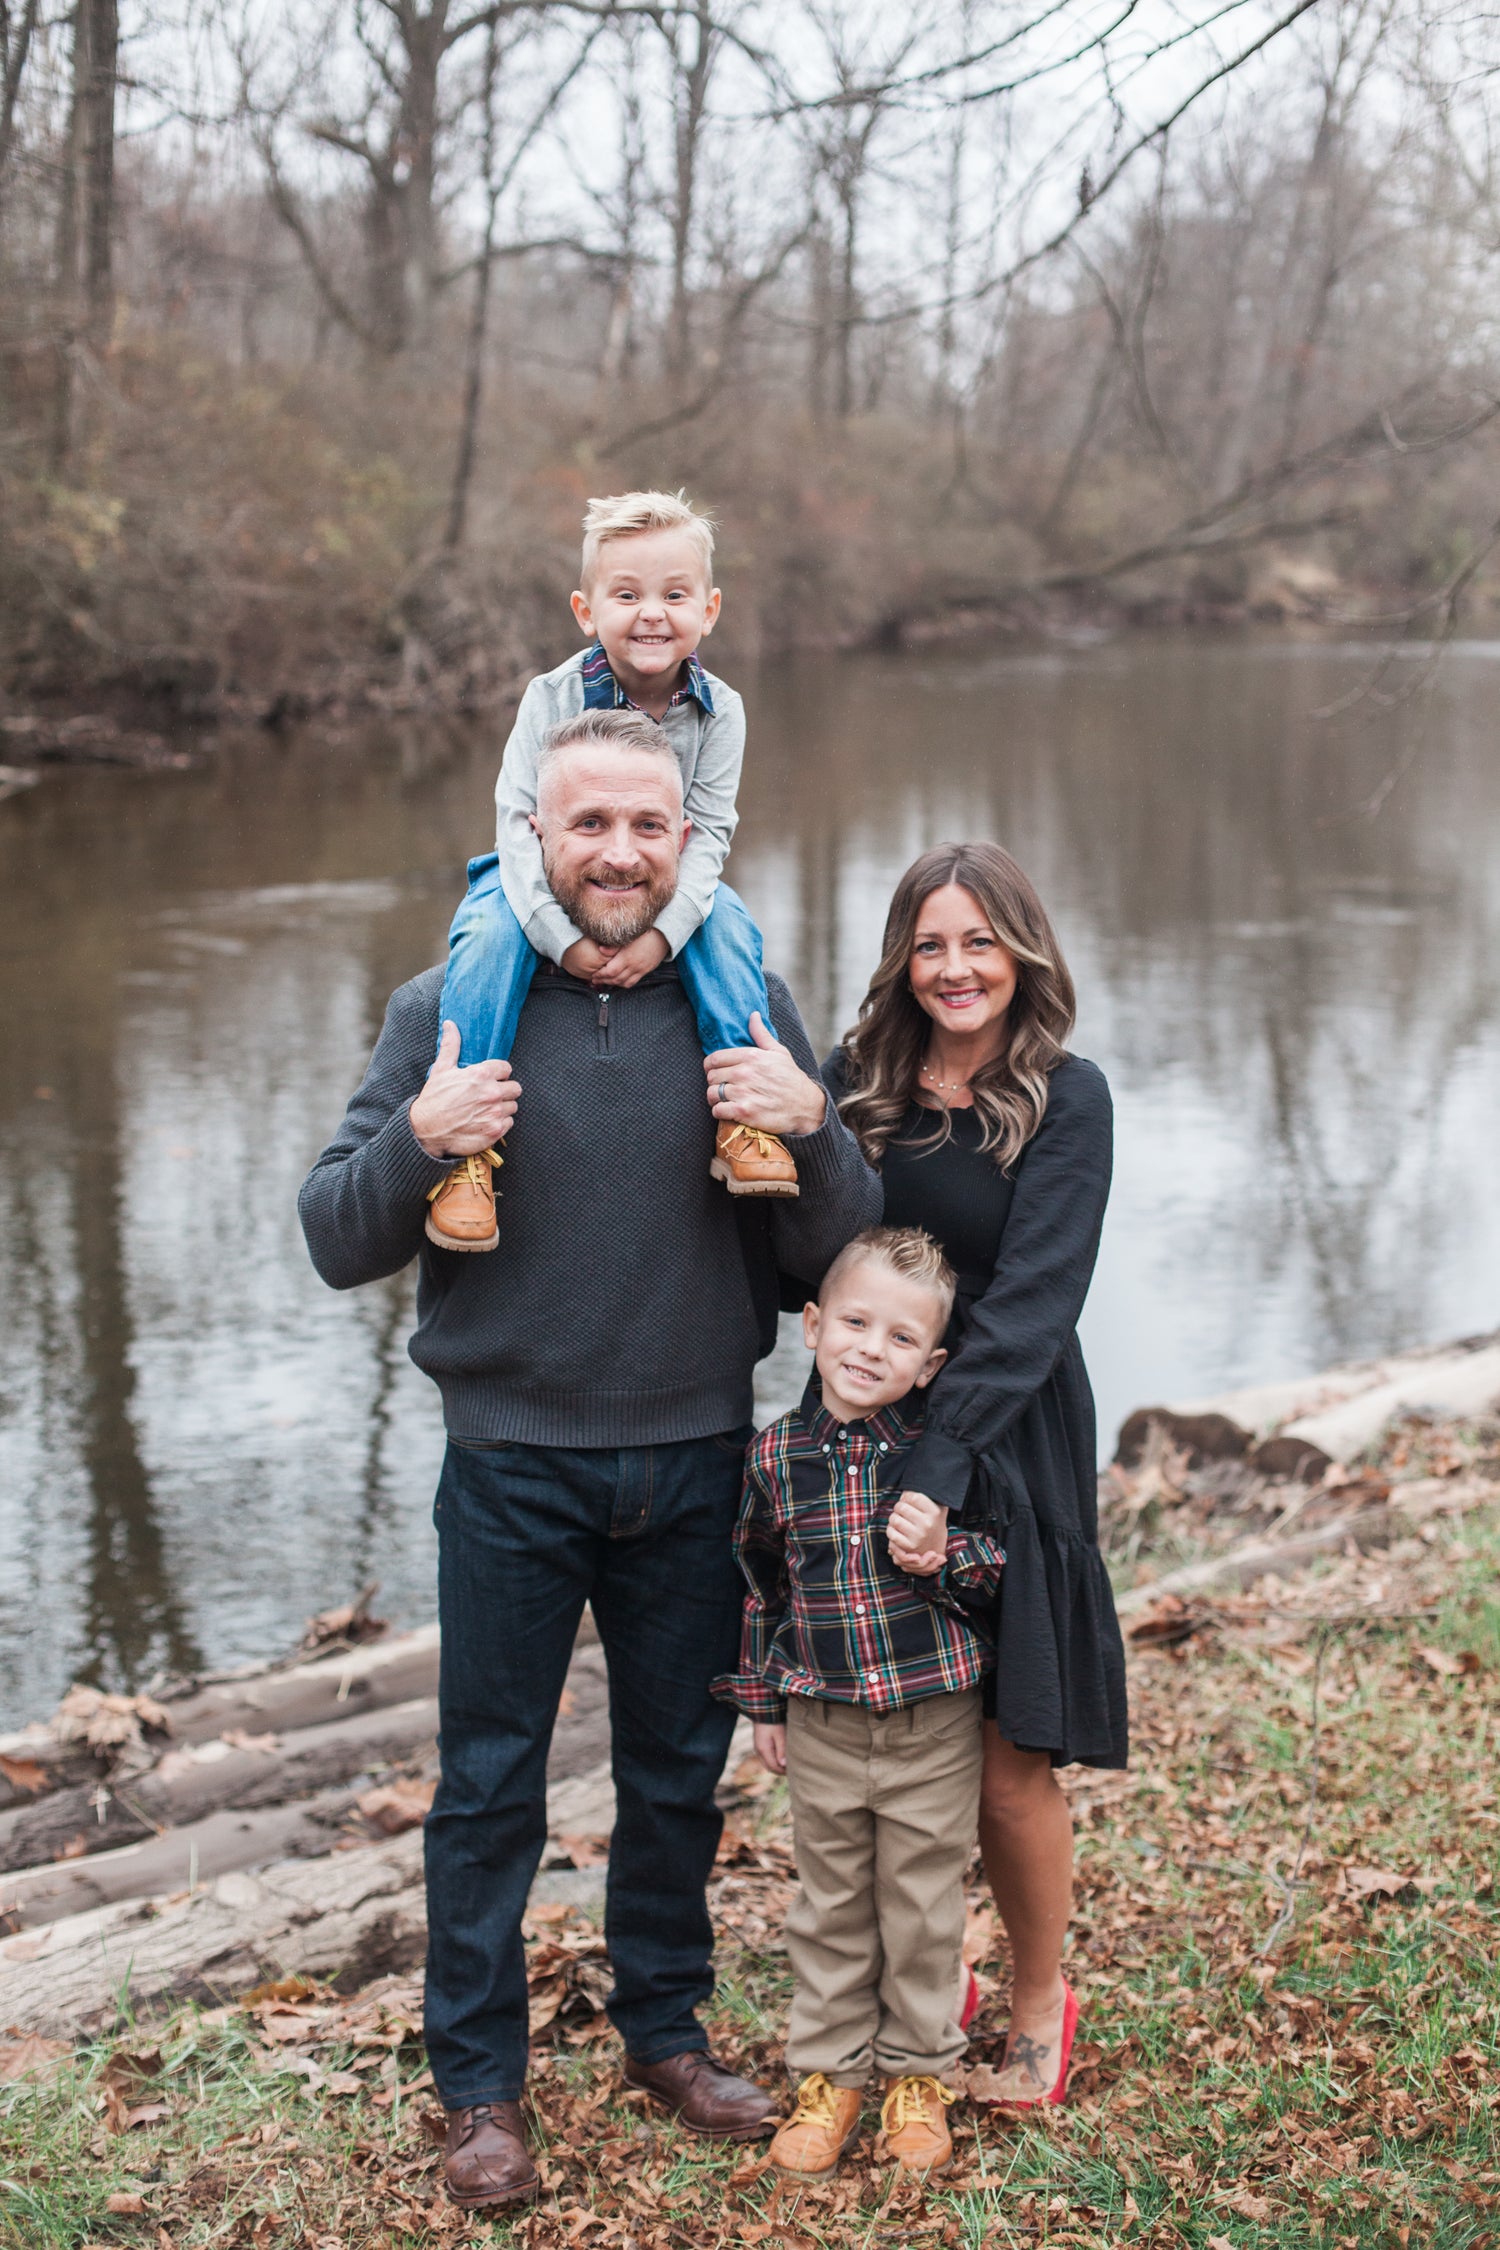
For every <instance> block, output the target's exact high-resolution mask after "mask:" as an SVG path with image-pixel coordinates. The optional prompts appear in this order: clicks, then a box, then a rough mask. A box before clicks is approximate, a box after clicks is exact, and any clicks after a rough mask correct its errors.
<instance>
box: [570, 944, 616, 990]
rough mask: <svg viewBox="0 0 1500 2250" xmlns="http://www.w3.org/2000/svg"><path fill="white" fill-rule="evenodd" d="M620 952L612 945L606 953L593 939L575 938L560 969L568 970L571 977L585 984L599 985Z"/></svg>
mask: <svg viewBox="0 0 1500 2250" xmlns="http://www.w3.org/2000/svg"><path fill="white" fill-rule="evenodd" d="M618 950H619V948H618V947H617V946H613V945H612V946H610V948H609V949H608V951H607V952H606V950H605V948H604V947H603V946H602V945H595V943H594V941H593V939H592V938H586V937H581V938H575V939H574V941H573V943H572V944H571V945H570V946H569V947H568V950H567V952H566V953H565V954H564V955H563V957H562V960H561V962H560V963H559V967H561V968H564V969H566V970H567V972H568V974H569V976H570V977H581V978H582V979H583V981H584V983H585V984H597V983H598V981H599V978H600V975H601V974H602V972H603V971H604V970H605V969H607V968H608V967H609V965H610V963H611V961H613V959H614V958H615V955H616V953H617V952H618Z"/></svg>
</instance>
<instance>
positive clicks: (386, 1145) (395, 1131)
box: [369, 1094, 462, 1200]
mask: <svg viewBox="0 0 1500 2250" xmlns="http://www.w3.org/2000/svg"><path fill="white" fill-rule="evenodd" d="M416 1098H417V1097H416V1095H415V1094H413V1095H412V1098H411V1100H412V1102H414V1101H415V1100H416ZM369 1154H370V1157H371V1159H372V1160H373V1161H374V1163H375V1164H376V1166H377V1167H378V1169H379V1171H380V1173H381V1176H382V1177H383V1178H384V1179H387V1180H389V1182H390V1184H391V1186H392V1187H393V1188H394V1189H395V1191H396V1192H397V1194H398V1195H399V1194H403V1193H405V1192H406V1190H407V1189H410V1191H411V1194H412V1197H413V1198H414V1199H416V1200H419V1199H420V1198H421V1197H423V1196H425V1195H429V1194H431V1192H432V1190H433V1189H434V1188H435V1187H438V1186H440V1185H441V1183H442V1182H443V1181H444V1180H446V1179H447V1177H448V1174H449V1173H450V1172H451V1171H452V1169H453V1167H454V1165H455V1164H458V1163H460V1162H461V1161H462V1159H461V1158H459V1157H457V1156H429V1155H428V1153H427V1151H426V1149H425V1148H423V1146H422V1144H421V1142H420V1141H419V1140H418V1139H417V1136H416V1134H415V1133H414V1132H413V1131H412V1122H411V1102H403V1103H402V1105H401V1107H400V1109H398V1110H394V1111H392V1113H391V1115H390V1116H389V1117H388V1118H387V1119H386V1121H385V1123H384V1124H383V1125H382V1126H381V1128H380V1131H379V1132H378V1133H377V1134H376V1135H375V1138H374V1140H373V1141H371V1142H370V1143H369Z"/></svg>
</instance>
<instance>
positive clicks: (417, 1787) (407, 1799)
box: [355, 1778, 437, 1836]
mask: <svg viewBox="0 0 1500 2250" xmlns="http://www.w3.org/2000/svg"><path fill="white" fill-rule="evenodd" d="M436 1790H437V1783H436V1782H435V1781H419V1780H416V1779H415V1778H405V1779H402V1780H400V1781H391V1782H387V1783H386V1785H385V1786H384V1788H381V1789H367V1790H366V1791H365V1794H364V1795H363V1796H362V1797H358V1798H356V1799H355V1803H356V1804H357V1806H358V1808H359V1810H360V1812H362V1813H363V1815H364V1817H365V1819H366V1820H367V1821H369V1823H370V1824H371V1826H372V1827H374V1828H378V1829H379V1831H380V1833H381V1835H382V1836H400V1835H401V1834H403V1833H404V1831H405V1830H406V1829H408V1828H420V1827H421V1825H422V1823H423V1821H424V1820H425V1819H426V1818H427V1815H428V1814H429V1813H430V1812H431V1810H432V1800H433V1796H434V1795H435V1793H436Z"/></svg>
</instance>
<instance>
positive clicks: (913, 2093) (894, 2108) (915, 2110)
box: [880, 2078, 958, 2133]
mask: <svg viewBox="0 0 1500 2250" xmlns="http://www.w3.org/2000/svg"><path fill="white" fill-rule="evenodd" d="M934 2094H935V2095H936V2096H937V2099H938V2100H939V2101H940V2102H941V2103H942V2104H943V2106H944V2108H946V2107H947V2105H948V2104H949V2103H950V2102H956V2101H957V2100H958V2092H957V2089H956V2088H955V2087H953V2086H945V2085H944V2084H943V2082H942V2080H941V2079H940V2078H898V2079H897V2080H896V2083H895V2085H894V2086H893V2087H892V2088H891V2090H890V2092H889V2093H888V2094H887V2095H886V2097H885V2100H884V2101H883V2102H882V2103H881V2105H880V2129H881V2131H882V2132H883V2133H899V2132H900V2130H901V2128H902V2126H903V2125H925V2124H926V2123H927V2122H928V2102H929V2100H930V2098H931V2096H933V2095H934Z"/></svg>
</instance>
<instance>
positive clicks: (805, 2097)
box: [790, 2070, 839, 2133]
mask: <svg viewBox="0 0 1500 2250" xmlns="http://www.w3.org/2000/svg"><path fill="white" fill-rule="evenodd" d="M838 2121H839V2113H838V2103H837V2101H836V2099H835V2096H834V2091H833V2088H832V2086H831V2085H830V2084H829V2082H828V2080H827V2079H826V2078H825V2077H824V2075H823V2073H822V2071H821V2070H815V2071H814V2072H813V2074H812V2076H811V2078H804V2079H803V2081H802V2083H801V2085H800V2086H799V2087H798V2088H797V2107H796V2111H795V2113H794V2115H793V2116H792V2118H791V2120H790V2122H791V2123H792V2124H793V2125H821V2126H822V2127H823V2128H824V2129H825V2131H827V2132H830V2133H831V2132H833V2131H834V2130H835V2129H836V2127H837V2125H838Z"/></svg>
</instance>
